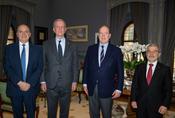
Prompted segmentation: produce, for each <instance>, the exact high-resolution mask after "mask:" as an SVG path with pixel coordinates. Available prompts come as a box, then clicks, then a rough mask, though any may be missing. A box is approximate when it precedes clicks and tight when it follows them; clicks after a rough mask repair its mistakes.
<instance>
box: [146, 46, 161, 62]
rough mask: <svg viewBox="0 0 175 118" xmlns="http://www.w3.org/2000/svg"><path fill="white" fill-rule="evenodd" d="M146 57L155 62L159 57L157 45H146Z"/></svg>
mask: <svg viewBox="0 0 175 118" xmlns="http://www.w3.org/2000/svg"><path fill="white" fill-rule="evenodd" d="M146 57H147V59H148V61H149V62H155V61H157V59H158V58H159V57H160V52H159V48H158V47H157V46H148V47H147V51H146Z"/></svg>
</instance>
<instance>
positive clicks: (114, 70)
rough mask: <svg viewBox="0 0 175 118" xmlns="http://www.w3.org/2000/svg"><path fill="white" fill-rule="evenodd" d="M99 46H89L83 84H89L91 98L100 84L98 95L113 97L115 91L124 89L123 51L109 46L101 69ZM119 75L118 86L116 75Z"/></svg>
mask: <svg viewBox="0 0 175 118" xmlns="http://www.w3.org/2000/svg"><path fill="white" fill-rule="evenodd" d="M98 47H99V44H95V45H92V46H89V48H88V50H87V53H86V58H85V65H84V74H83V83H84V84H87V88H88V92H89V93H88V94H89V96H92V95H93V92H94V87H95V86H96V84H98V94H99V97H101V98H107V97H112V93H113V92H114V90H115V89H118V90H120V91H122V89H123V79H124V70H123V55H122V53H121V50H120V49H119V48H118V47H116V46H114V45H112V44H109V45H108V47H107V51H106V54H105V58H104V60H103V62H102V64H101V66H100V67H99V63H98ZM116 74H117V82H118V83H117V85H118V86H115V85H116V80H115V79H114V78H115V75H116Z"/></svg>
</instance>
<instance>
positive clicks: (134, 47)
mask: <svg viewBox="0 0 175 118" xmlns="http://www.w3.org/2000/svg"><path fill="white" fill-rule="evenodd" d="M146 47H147V45H144V44H143V45H141V44H139V43H138V42H135V43H131V44H130V45H124V46H120V49H121V50H122V53H123V55H124V67H125V68H126V69H129V70H134V69H135V68H136V66H137V65H138V64H140V63H143V62H144V57H143V54H142V53H143V52H146Z"/></svg>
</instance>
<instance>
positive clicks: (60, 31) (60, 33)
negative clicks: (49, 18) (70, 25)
mask: <svg viewBox="0 0 175 118" xmlns="http://www.w3.org/2000/svg"><path fill="white" fill-rule="evenodd" d="M53 31H54V33H55V34H56V37H58V38H62V37H64V33H65V32H66V24H65V22H64V21H63V20H56V21H55V22H54V26H53Z"/></svg>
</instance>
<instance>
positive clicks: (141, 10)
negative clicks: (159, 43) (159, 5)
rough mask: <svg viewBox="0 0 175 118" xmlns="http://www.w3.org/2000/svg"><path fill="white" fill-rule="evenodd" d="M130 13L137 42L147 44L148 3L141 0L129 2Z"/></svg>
mask: <svg viewBox="0 0 175 118" xmlns="http://www.w3.org/2000/svg"><path fill="white" fill-rule="evenodd" d="M131 14H132V17H133V22H134V26H135V32H136V36H137V39H138V42H139V43H141V44H147V43H148V18H149V4H148V3H141V2H135V3H131Z"/></svg>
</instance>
